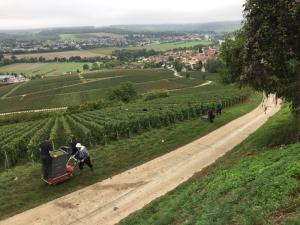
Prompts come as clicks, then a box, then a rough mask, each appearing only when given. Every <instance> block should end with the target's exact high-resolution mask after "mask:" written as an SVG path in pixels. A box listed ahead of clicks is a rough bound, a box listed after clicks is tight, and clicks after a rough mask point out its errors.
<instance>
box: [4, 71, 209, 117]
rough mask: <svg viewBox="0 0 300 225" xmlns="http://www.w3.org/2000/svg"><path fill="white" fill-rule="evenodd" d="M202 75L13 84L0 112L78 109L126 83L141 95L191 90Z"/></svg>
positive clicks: (121, 74) (90, 76)
mask: <svg viewBox="0 0 300 225" xmlns="http://www.w3.org/2000/svg"><path fill="white" fill-rule="evenodd" d="M201 74H202V73H200V74H196V73H195V74H193V75H192V77H191V78H190V79H186V78H176V77H174V75H173V72H172V71H170V70H164V69H144V70H141V69H139V70H137V69H136V70H132V69H130V70H127V69H122V70H120V69H119V70H103V71H97V72H90V73H86V74H83V75H82V77H83V79H81V78H82V77H79V76H78V75H64V76H52V77H45V78H43V79H35V80H31V81H28V82H25V83H22V84H16V85H15V86H14V87H16V86H17V87H16V88H14V90H13V91H10V90H11V88H10V87H0V94H1V95H0V104H1V105H2V107H1V108H0V112H11V111H21V110H28V109H43V108H52V107H62V106H72V105H78V104H81V103H84V102H87V101H93V100H98V99H99V98H105V97H107V95H108V94H109V93H110V92H111V90H112V89H114V88H116V87H118V86H119V85H121V84H122V83H126V82H131V83H133V85H134V87H135V88H136V89H137V90H138V92H139V93H141V94H142V93H145V92H148V91H151V90H159V89H163V90H174V89H185V88H191V87H194V86H197V85H199V84H202V83H203V82H204V81H205V80H203V77H202V75H201ZM214 76H215V75H212V74H206V79H208V80H212V79H214ZM9 91H10V92H9ZM4 96H5V97H4ZM16 102H18V104H15V103H16Z"/></svg>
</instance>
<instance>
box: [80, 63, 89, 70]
mask: <svg viewBox="0 0 300 225" xmlns="http://www.w3.org/2000/svg"><path fill="white" fill-rule="evenodd" d="M82 68H83V70H89V69H90V66H89V64H83V66H82Z"/></svg>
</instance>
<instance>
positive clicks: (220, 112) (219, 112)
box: [216, 100, 223, 115]
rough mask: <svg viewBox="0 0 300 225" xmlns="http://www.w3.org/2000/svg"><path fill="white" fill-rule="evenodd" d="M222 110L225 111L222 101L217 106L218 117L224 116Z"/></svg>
mask: <svg viewBox="0 0 300 225" xmlns="http://www.w3.org/2000/svg"><path fill="white" fill-rule="evenodd" d="M222 109H223V104H222V101H221V100H219V102H218V104H217V112H216V114H217V115H221V114H222Z"/></svg>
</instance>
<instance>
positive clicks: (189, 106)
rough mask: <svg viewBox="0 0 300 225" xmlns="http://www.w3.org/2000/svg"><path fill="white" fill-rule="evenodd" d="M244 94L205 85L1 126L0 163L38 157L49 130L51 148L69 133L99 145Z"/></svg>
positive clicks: (62, 142) (63, 141)
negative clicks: (52, 144) (94, 108)
mask: <svg viewBox="0 0 300 225" xmlns="http://www.w3.org/2000/svg"><path fill="white" fill-rule="evenodd" d="M250 93H251V92H250V91H249V90H247V89H244V90H240V89H236V88H234V87H224V86H222V87H221V86H220V87H206V88H202V89H193V90H188V91H179V92H177V93H174V94H173V95H171V96H170V97H167V98H163V99H154V100H152V101H142V100H140V101H138V102H136V103H131V104H124V105H121V106H118V107H109V108H105V109H102V110H96V111H87V112H83V113H78V114H66V113H65V114H63V115H59V116H56V117H50V118H47V119H41V120H37V121H32V122H23V123H17V124H12V125H6V126H2V127H1V132H0V161H1V165H4V167H11V166H13V165H15V164H16V163H17V162H19V161H22V160H30V161H36V160H38V158H39V147H38V146H39V144H40V142H41V140H43V138H44V137H45V136H46V135H47V134H51V137H52V139H53V142H54V146H55V147H56V148H58V147H59V146H62V145H66V144H67V142H68V138H69V136H70V135H71V134H74V135H75V136H76V137H78V139H79V140H80V141H81V142H82V143H83V144H84V145H87V146H90V145H94V144H103V145H104V144H107V143H109V142H111V141H114V140H118V139H120V138H126V137H130V136H131V135H134V134H138V133H142V132H144V131H147V130H150V129H153V128H160V127H163V126H168V125H169V124H172V123H176V122H179V121H183V120H188V119H191V118H196V117H200V116H202V115H206V114H207V110H208V108H209V107H213V108H214V107H215V103H216V102H217V101H218V100H219V99H221V100H222V101H223V105H224V107H225V108H226V107H230V106H231V105H234V104H237V103H241V102H243V101H245V100H246V99H247V97H248V96H249V95H250Z"/></svg>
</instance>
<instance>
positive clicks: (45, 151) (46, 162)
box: [40, 136, 53, 180]
mask: <svg viewBox="0 0 300 225" xmlns="http://www.w3.org/2000/svg"><path fill="white" fill-rule="evenodd" d="M52 151H53V144H52V141H51V138H50V136H47V137H46V138H45V140H44V141H43V142H42V143H41V144H40V156H41V161H42V170H43V178H44V179H46V180H47V179H48V178H49V170H50V167H51V164H52V157H51V153H52Z"/></svg>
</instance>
